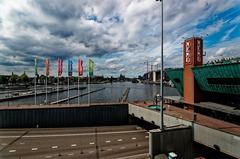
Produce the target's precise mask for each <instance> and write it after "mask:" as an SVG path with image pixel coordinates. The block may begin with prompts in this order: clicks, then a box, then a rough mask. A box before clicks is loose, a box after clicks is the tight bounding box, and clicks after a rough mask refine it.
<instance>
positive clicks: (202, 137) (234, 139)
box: [128, 104, 240, 158]
mask: <svg viewBox="0 0 240 159" xmlns="http://www.w3.org/2000/svg"><path fill="white" fill-rule="evenodd" d="M128 111H129V114H130V115H134V116H135V117H137V118H139V119H143V120H145V121H147V122H150V123H153V122H154V123H155V124H156V125H158V126H159V123H160V113H159V112H157V111H153V110H150V109H146V108H143V107H139V106H136V105H133V104H129V107H128ZM164 124H165V125H166V126H167V127H171V126H174V125H175V126H176V125H185V126H192V127H193V138H194V141H196V142H198V143H200V144H203V145H206V146H208V147H211V148H213V149H219V151H221V152H223V153H225V154H228V155H230V156H233V157H236V158H240V151H239V148H240V136H237V135H234V134H230V133H227V132H224V131H220V130H216V129H213V128H210V127H207V126H204V125H200V124H198V123H194V122H191V121H187V120H183V119H180V118H177V117H173V116H170V115H166V114H164Z"/></svg>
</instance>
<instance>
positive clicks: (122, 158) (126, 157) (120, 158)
mask: <svg viewBox="0 0 240 159" xmlns="http://www.w3.org/2000/svg"><path fill="white" fill-rule="evenodd" d="M148 155H149V154H148V153H143V154H138V155H132V156H125V157H118V158H115V159H128V158H133V157H135V158H136V157H140V156H148Z"/></svg>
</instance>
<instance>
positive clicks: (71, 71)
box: [68, 60, 73, 76]
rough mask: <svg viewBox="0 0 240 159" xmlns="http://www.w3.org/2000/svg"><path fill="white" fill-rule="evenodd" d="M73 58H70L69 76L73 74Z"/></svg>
mask: <svg viewBox="0 0 240 159" xmlns="http://www.w3.org/2000/svg"><path fill="white" fill-rule="evenodd" d="M72 64H73V62H72V60H68V76H72V73H73V67H72Z"/></svg>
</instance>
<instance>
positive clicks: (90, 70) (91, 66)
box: [88, 59, 94, 78]
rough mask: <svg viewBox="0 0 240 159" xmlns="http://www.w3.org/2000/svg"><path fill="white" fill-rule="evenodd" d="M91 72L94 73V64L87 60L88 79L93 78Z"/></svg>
mask: <svg viewBox="0 0 240 159" xmlns="http://www.w3.org/2000/svg"><path fill="white" fill-rule="evenodd" d="M93 71H94V62H93V60H91V59H89V62H88V72H89V77H90V78H93Z"/></svg>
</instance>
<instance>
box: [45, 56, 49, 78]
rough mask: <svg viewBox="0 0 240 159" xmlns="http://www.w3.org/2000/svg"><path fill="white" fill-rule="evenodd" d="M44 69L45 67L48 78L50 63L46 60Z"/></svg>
mask: <svg viewBox="0 0 240 159" xmlns="http://www.w3.org/2000/svg"><path fill="white" fill-rule="evenodd" d="M45 67H46V76H49V67H50V63H49V59H48V58H46V59H45Z"/></svg>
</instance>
